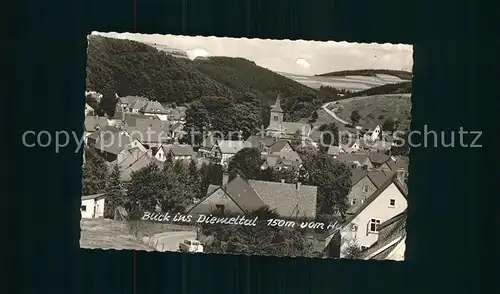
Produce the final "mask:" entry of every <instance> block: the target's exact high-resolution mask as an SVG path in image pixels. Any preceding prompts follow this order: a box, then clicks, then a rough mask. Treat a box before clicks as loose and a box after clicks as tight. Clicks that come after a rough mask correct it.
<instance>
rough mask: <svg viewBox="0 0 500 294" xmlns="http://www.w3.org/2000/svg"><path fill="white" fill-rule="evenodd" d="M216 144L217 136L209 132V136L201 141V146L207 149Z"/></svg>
mask: <svg viewBox="0 0 500 294" xmlns="http://www.w3.org/2000/svg"><path fill="white" fill-rule="evenodd" d="M214 144H215V138H214V136H213V135H212V133H208V134H207V136H206V137H205V138H204V139H203V142H201V147H202V148H206V149H211V148H212V146H214Z"/></svg>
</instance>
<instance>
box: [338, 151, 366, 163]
mask: <svg viewBox="0 0 500 294" xmlns="http://www.w3.org/2000/svg"><path fill="white" fill-rule="evenodd" d="M366 159H369V157H368V154H364V153H343V154H339V155H338V156H337V160H339V161H341V162H356V161H357V162H359V163H360V164H362V163H363V162H365V161H366Z"/></svg>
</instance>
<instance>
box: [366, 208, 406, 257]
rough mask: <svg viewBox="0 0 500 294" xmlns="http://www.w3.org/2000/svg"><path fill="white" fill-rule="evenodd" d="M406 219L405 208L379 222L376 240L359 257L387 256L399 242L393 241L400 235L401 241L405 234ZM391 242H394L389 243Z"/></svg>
mask: <svg viewBox="0 0 500 294" xmlns="http://www.w3.org/2000/svg"><path fill="white" fill-rule="evenodd" d="M406 220H407V211H406V210H405V211H403V212H402V213H400V214H398V215H396V216H394V217H393V218H391V219H389V220H387V221H385V222H383V223H382V224H380V225H379V226H378V231H379V233H378V239H377V241H376V242H375V243H374V244H373V245H372V246H370V247H369V248H368V249H366V250H364V251H363V252H362V253H361V258H363V259H367V258H370V259H375V260H382V259H385V257H387V255H388V254H389V253H390V252H391V251H392V250H393V249H394V248H395V247H396V246H397V245H398V244H399V242H395V243H394V241H396V240H397V239H398V238H400V237H401V241H403V238H402V237H404V236H406ZM401 241H400V242H401ZM391 243H394V244H392V245H390V244H391ZM384 247H386V248H384ZM377 251H380V252H377ZM374 254H375V255H374Z"/></svg>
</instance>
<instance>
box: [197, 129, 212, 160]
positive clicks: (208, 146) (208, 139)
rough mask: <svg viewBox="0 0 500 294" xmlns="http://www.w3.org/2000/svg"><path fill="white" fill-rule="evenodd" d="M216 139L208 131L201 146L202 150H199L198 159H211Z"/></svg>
mask: <svg viewBox="0 0 500 294" xmlns="http://www.w3.org/2000/svg"><path fill="white" fill-rule="evenodd" d="M215 141H216V140H215V137H214V135H213V134H212V132H210V131H208V132H207V134H206V136H205V138H203V141H202V142H201V144H200V148H198V157H200V158H210V157H211V154H212V147H213V146H214V144H215Z"/></svg>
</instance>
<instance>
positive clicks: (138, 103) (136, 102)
mask: <svg viewBox="0 0 500 294" xmlns="http://www.w3.org/2000/svg"><path fill="white" fill-rule="evenodd" d="M148 101H149V100H143V99H132V100H131V102H130V103H129V104H128V105H127V107H128V108H132V109H137V110H139V109H141V108H143V107H144V105H146V104H147V103H148Z"/></svg>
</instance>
